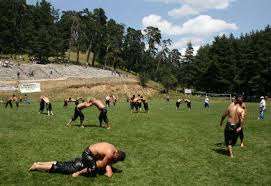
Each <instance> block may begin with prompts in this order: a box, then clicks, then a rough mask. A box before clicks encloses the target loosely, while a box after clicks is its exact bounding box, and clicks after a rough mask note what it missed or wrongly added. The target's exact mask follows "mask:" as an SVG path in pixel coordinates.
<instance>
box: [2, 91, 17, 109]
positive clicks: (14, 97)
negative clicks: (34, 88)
mask: <svg viewBox="0 0 271 186" xmlns="http://www.w3.org/2000/svg"><path fill="white" fill-rule="evenodd" d="M16 99H17V98H16V96H15V95H14V94H13V95H12V96H11V97H9V98H8V100H7V102H6V105H5V108H7V107H8V105H9V106H10V108H12V107H13V105H12V102H13V101H15V100H16Z"/></svg>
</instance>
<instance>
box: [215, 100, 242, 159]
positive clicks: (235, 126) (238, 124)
mask: <svg viewBox="0 0 271 186" xmlns="http://www.w3.org/2000/svg"><path fill="white" fill-rule="evenodd" d="M242 103H243V99H242V97H241V96H238V97H236V99H235V100H234V102H233V103H231V104H230V105H229V106H228V108H227V110H226V111H225V113H224V114H223V115H222V117H221V121H220V126H222V125H223V121H224V119H225V118H226V117H228V120H227V124H226V126H225V130H224V138H225V144H226V147H227V151H228V153H229V156H230V157H233V152H232V146H233V145H235V144H236V141H237V137H238V133H239V132H240V131H241V130H242V128H243V126H244V119H245V110H244V109H243V108H242Z"/></svg>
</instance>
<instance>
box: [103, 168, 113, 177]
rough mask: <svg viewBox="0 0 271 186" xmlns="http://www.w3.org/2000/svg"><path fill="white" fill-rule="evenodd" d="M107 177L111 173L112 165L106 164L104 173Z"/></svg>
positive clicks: (110, 175)
mask: <svg viewBox="0 0 271 186" xmlns="http://www.w3.org/2000/svg"><path fill="white" fill-rule="evenodd" d="M104 175H106V176H107V177H109V178H111V177H112V175H113V171H112V167H111V166H110V165H107V166H106V167H105V174H104Z"/></svg>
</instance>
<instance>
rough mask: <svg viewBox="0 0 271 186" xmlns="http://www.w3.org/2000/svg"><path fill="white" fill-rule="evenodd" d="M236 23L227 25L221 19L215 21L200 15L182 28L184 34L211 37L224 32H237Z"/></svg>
mask: <svg viewBox="0 0 271 186" xmlns="http://www.w3.org/2000/svg"><path fill="white" fill-rule="evenodd" d="M237 29H238V27H237V25H236V24H234V23H227V22H226V21H224V20H221V19H213V18H212V17H210V16H208V15H200V16H198V17H196V18H193V19H190V20H188V21H187V22H185V23H184V24H183V26H182V33H192V34H196V35H209V34H212V33H216V32H220V31H223V30H237Z"/></svg>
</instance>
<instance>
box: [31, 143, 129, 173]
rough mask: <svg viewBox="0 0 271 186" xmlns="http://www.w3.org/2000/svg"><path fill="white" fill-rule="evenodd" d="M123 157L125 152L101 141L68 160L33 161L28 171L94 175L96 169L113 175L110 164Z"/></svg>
mask: <svg viewBox="0 0 271 186" xmlns="http://www.w3.org/2000/svg"><path fill="white" fill-rule="evenodd" d="M124 159H125V153H124V152H123V151H120V150H118V149H117V148H116V147H115V146H114V145H112V144H110V143H107V142H101V143H96V144H93V145H90V146H89V147H87V148H86V149H85V150H84V152H83V153H82V156H81V157H79V158H75V159H74V160H70V161H64V162H61V161H50V162H35V163H34V164H33V165H32V166H31V167H30V169H29V171H47V172H49V173H62V174H72V176H73V177H77V176H80V175H91V176H95V174H96V173H97V172H98V171H104V172H105V175H106V176H108V177H111V176H112V175H113V170H112V164H114V163H117V162H118V161H123V160H124Z"/></svg>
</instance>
